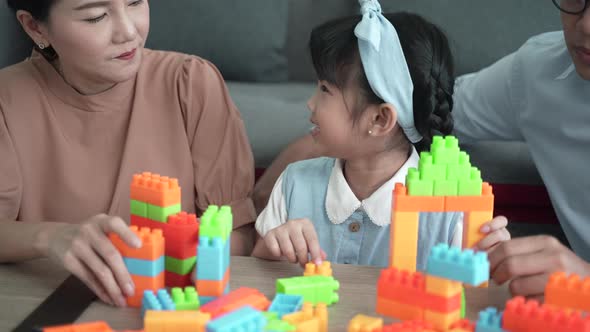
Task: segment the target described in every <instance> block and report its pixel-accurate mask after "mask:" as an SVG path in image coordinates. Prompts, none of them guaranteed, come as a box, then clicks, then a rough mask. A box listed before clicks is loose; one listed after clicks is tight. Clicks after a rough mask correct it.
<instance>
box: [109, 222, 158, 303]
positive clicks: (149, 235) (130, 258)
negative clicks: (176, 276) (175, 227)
mask: <svg viewBox="0 0 590 332" xmlns="http://www.w3.org/2000/svg"><path fill="white" fill-rule="evenodd" d="M129 228H130V229H131V231H133V232H134V233H135V234H136V235H137V237H138V238H139V239H140V240H141V242H142V245H141V248H132V247H130V246H128V245H127V244H126V243H125V242H123V240H122V239H121V238H119V236H118V235H116V234H114V233H111V234H109V238H110V240H111V242H112V243H113V245H114V246H115V248H117V250H118V251H119V252H120V253H121V256H123V261H124V263H125V266H126V267H127V270H128V271H129V274H130V275H131V280H132V281H133V284H134V285H135V294H134V295H133V296H129V297H127V305H129V306H132V307H139V306H140V305H141V301H142V297H143V293H144V291H146V290H154V291H155V290H158V289H160V288H162V287H164V237H163V235H162V230H159V229H154V230H150V229H149V228H140V229H138V228H137V227H136V226H129Z"/></svg>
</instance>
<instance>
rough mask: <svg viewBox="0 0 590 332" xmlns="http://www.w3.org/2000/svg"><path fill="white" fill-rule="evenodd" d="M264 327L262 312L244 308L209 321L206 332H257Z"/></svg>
mask: <svg viewBox="0 0 590 332" xmlns="http://www.w3.org/2000/svg"><path fill="white" fill-rule="evenodd" d="M265 326H266V318H265V317H264V315H263V314H262V312H260V311H258V310H255V309H254V308H252V307H250V306H245V307H242V308H240V309H238V310H235V311H232V312H230V313H228V314H226V315H223V316H220V317H219V318H217V319H215V320H212V321H210V322H209V323H208V324H207V332H234V331H240V332H259V331H263V330H264V327H265Z"/></svg>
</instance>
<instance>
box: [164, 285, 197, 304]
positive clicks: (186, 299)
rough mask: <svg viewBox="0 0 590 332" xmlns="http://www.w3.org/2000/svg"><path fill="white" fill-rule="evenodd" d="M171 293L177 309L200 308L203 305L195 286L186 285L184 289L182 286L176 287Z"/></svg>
mask: <svg viewBox="0 0 590 332" xmlns="http://www.w3.org/2000/svg"><path fill="white" fill-rule="evenodd" d="M171 293H172V301H173V302H174V304H175V305H176V310H199V308H200V307H201V304H200V302H199V294H198V293H197V291H196V290H195V287H185V288H184V291H183V290H182V288H180V287H174V288H172V292H171Z"/></svg>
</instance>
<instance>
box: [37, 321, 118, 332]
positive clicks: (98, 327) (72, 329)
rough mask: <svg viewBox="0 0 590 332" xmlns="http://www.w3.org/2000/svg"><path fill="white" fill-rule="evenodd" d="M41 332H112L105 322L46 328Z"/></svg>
mask: <svg viewBox="0 0 590 332" xmlns="http://www.w3.org/2000/svg"><path fill="white" fill-rule="evenodd" d="M43 332H113V330H112V329H111V328H110V327H109V325H108V324H107V323H105V322H102V321H100V322H91V323H81V324H71V325H61V326H54V327H46V328H44V329H43Z"/></svg>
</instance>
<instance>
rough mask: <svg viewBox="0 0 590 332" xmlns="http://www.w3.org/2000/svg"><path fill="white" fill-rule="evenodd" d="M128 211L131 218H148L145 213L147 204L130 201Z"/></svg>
mask: <svg viewBox="0 0 590 332" xmlns="http://www.w3.org/2000/svg"><path fill="white" fill-rule="evenodd" d="M130 211H131V215H132V216H138V217H142V218H147V217H148V212H147V203H146V202H140V201H136V200H134V199H132V200H131V206H130Z"/></svg>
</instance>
